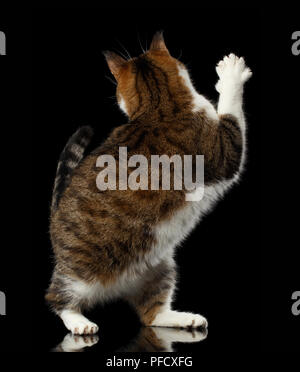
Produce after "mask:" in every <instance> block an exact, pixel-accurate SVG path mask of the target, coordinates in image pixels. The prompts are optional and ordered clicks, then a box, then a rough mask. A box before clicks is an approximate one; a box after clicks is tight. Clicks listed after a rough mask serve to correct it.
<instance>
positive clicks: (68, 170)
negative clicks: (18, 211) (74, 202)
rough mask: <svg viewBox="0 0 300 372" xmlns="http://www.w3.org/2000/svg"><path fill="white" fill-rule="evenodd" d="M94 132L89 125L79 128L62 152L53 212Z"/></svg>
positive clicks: (54, 190)
mask: <svg viewBox="0 0 300 372" xmlns="http://www.w3.org/2000/svg"><path fill="white" fill-rule="evenodd" d="M93 133H94V132H93V129H92V128H91V127H89V126H85V127H81V128H79V129H78V130H77V131H76V132H75V133H74V134H73V135H72V137H71V138H70V139H69V141H68V142H67V144H66V146H65V148H64V149H63V151H62V153H61V154H60V157H59V161H58V166H57V171H56V177H55V182H54V189H53V195H52V204H51V212H52V213H53V212H55V210H56V209H57V207H58V204H59V200H60V198H61V196H62V194H63V192H64V190H65V189H66V187H67V186H68V184H69V183H70V180H71V176H72V173H73V171H74V169H75V168H76V167H77V166H78V164H79V163H80V161H81V159H82V158H83V153H84V151H85V149H86V147H87V146H88V144H89V143H90V141H91V138H92V136H93Z"/></svg>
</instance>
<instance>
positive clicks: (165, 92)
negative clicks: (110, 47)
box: [104, 32, 191, 119]
mask: <svg viewBox="0 0 300 372" xmlns="http://www.w3.org/2000/svg"><path fill="white" fill-rule="evenodd" d="M104 55H105V58H106V60H107V63H108V66H109V68H110V71H111V73H112V74H113V76H114V77H115V79H116V81H117V92H116V97H117V100H118V103H119V106H120V107H121V109H122V110H123V111H124V112H125V113H126V114H127V115H128V116H129V117H130V118H131V119H135V118H137V117H139V116H141V115H143V114H145V113H146V114H151V115H154V114H157V115H158V114H159V115H160V116H166V115H174V114H176V113H178V112H182V111H183V110H187V109H189V108H190V106H191V94H190V89H189V87H188V85H189V84H191V83H190V80H189V76H188V72H187V70H186V68H185V66H184V65H183V63H181V62H180V61H178V60H177V59H175V58H173V57H172V56H171V55H170V53H169V51H168V49H167V47H166V44H165V41H164V38H163V34H162V32H157V33H156V34H155V35H154V37H153V39H152V42H151V45H150V48H149V50H147V51H146V52H144V53H143V54H141V55H139V56H138V57H135V58H130V59H128V60H126V59H124V58H123V57H121V56H119V55H118V54H116V53H114V52H110V51H106V52H104Z"/></svg>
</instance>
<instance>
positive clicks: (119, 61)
mask: <svg viewBox="0 0 300 372" xmlns="http://www.w3.org/2000/svg"><path fill="white" fill-rule="evenodd" d="M103 54H104V57H105V59H106V62H107V64H108V67H109V69H110V72H111V73H112V74H113V75H114V77H115V78H116V79H118V77H119V74H120V71H121V68H122V67H123V66H125V64H126V62H127V61H126V59H124V58H122V57H120V56H119V55H118V54H116V53H115V52H111V51H109V50H106V51H104V52H103Z"/></svg>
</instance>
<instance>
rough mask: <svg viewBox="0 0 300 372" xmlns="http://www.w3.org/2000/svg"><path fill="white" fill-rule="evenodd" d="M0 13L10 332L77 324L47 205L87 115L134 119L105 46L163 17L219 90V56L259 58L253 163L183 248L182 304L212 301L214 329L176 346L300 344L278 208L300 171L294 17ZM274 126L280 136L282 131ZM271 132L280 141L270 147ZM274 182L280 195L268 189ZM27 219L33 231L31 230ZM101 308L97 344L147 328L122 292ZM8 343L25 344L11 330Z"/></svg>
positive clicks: (46, 333)
mask: <svg viewBox="0 0 300 372" xmlns="http://www.w3.org/2000/svg"><path fill="white" fill-rule="evenodd" d="M3 14H6V16H5V17H3V24H4V23H5V22H6V25H7V26H6V27H7V31H6V33H7V38H8V41H9V44H8V48H7V51H8V55H7V56H6V57H4V58H6V61H1V65H0V66H1V69H2V71H3V69H4V71H5V73H4V74H1V75H3V78H4V83H5V84H4V86H5V88H6V89H5V95H4V96H5V97H4V98H3V99H5V101H6V102H7V104H6V105H4V109H5V111H7V112H5V113H6V114H7V119H6V123H7V127H8V129H10V131H9V137H8V136H6V137H4V141H5V142H7V144H8V150H7V151H6V152H5V155H4V156H5V159H7V161H6V162H5V163H6V164H9V167H8V169H9V170H8V173H7V174H9V177H8V181H7V178H6V181H7V182H5V184H7V185H8V189H9V191H10V192H11V191H12V192H13V198H12V199H9V197H8V196H7V197H6V194H4V195H5V197H4V198H3V199H7V200H3V201H7V202H8V211H9V212H8V215H9V218H7V220H8V221H9V222H10V223H9V224H8V225H9V227H12V229H11V230H12V231H10V230H8V229H7V231H5V232H4V233H6V234H7V236H8V239H7V242H8V244H7V243H6V244H5V248H4V249H3V248H2V250H1V288H0V289H1V290H4V291H5V292H6V294H7V299H8V305H7V316H6V317H1V318H0V321H1V323H0V327H1V331H2V330H3V329H4V327H5V330H6V331H7V336H6V337H7V338H6V340H10V337H11V336H12V335H13V334H15V333H17V332H20V328H21V329H22V330H23V331H22V332H23V333H26V341H27V342H25V343H22V350H30V351H48V350H50V349H51V348H52V347H53V346H55V345H56V344H57V343H59V342H60V341H61V340H62V339H63V337H64V335H65V334H66V330H65V329H64V326H63V324H62V322H61V321H60V319H58V318H56V317H55V316H54V315H52V314H51V313H50V312H49V310H48V309H47V307H46V305H45V303H44V299H43V296H44V293H45V290H46V288H47V285H48V282H49V279H50V276H51V270H52V262H51V246H50V240H49V236H48V218H49V204H50V200H51V191H52V186H53V180H54V175H55V171H56V166H57V160H58V157H59V154H60V152H61V150H62V148H63V146H64V144H65V143H66V141H67V139H68V138H69V136H70V135H71V134H72V133H73V132H74V131H75V130H76V128H77V127H78V126H81V125H85V124H88V125H91V126H93V128H94V129H95V131H96V136H95V139H94V143H93V145H94V146H96V145H97V143H99V142H100V141H101V140H103V139H104V138H105V137H106V136H107V135H108V134H109V132H110V131H111V130H112V128H114V127H115V126H117V125H120V124H122V123H125V122H126V118H125V116H124V115H123V114H122V113H121V112H120V110H119V109H118V106H117V105H116V103H115V99H114V98H113V96H114V94H115V87H114V85H113V84H112V83H111V82H110V81H109V80H108V79H107V78H106V76H110V73H109V70H108V68H107V66H106V64H105V61H104V58H103V56H102V54H101V51H102V50H106V49H111V50H119V51H121V52H122V53H124V49H123V48H122V46H121V44H122V45H124V46H125V47H126V49H128V51H129V52H130V54H131V55H133V56H135V55H138V54H140V53H141V46H140V42H141V43H142V45H143V47H144V48H145V47H146V43H147V45H148V46H149V43H150V41H151V37H152V35H153V33H154V32H155V31H157V30H161V29H163V30H164V34H165V40H166V44H167V46H168V48H169V50H170V52H171V54H172V55H173V56H174V57H177V56H180V59H181V61H182V62H184V63H185V64H187V66H188V68H189V69H190V71H191V74H192V77H193V80H194V82H195V86H196V88H197V89H198V90H199V92H200V93H202V94H204V95H206V96H207V97H209V98H210V99H212V100H213V101H217V98H218V96H217V93H216V91H215V89H214V85H215V83H216V80H217V75H216V72H215V64H216V63H217V62H218V61H219V60H220V59H221V58H222V57H223V56H224V55H225V54H228V53H230V52H233V53H235V54H237V55H242V56H244V57H245V59H246V62H247V64H248V65H249V67H250V68H251V69H252V71H253V72H254V74H253V77H252V79H251V80H250V81H249V82H248V83H247V85H246V89H245V112H246V116H247V121H248V126H249V137H248V138H249V156H248V163H247V166H246V172H245V173H244V175H243V177H242V181H241V183H240V185H238V186H235V187H234V188H233V189H232V190H231V191H230V192H229V193H228V194H227V195H226V197H225V198H224V200H223V201H221V202H220V203H219V204H218V205H217V207H216V208H215V210H214V211H213V212H212V213H211V214H210V215H209V216H207V217H206V218H205V219H204V220H203V221H202V223H201V224H200V225H199V226H198V227H197V229H196V230H195V231H194V232H193V233H192V235H191V236H190V237H189V239H188V240H187V241H186V242H185V243H184V245H183V246H182V247H181V248H180V249H178V253H177V262H178V265H179V270H180V281H179V283H178V292H177V297H176V300H175V307H176V309H178V310H185V311H193V312H198V313H200V314H203V315H205V316H206V317H207V318H208V321H209V334H208V337H207V339H206V340H205V341H203V342H200V343H196V344H186V345H184V344H177V345H176V346H175V349H176V350H178V351H182V352H183V351H188V352H194V354H193V355H194V356H195V358H196V357H197V355H198V356H199V355H200V356H201V354H202V353H204V352H207V351H212V350H217V351H229V350H235V351H237V350H241V351H242V350H243V351H244V350H248V349H249V347H250V348H251V349H259V348H260V340H261V341H262V343H261V346H262V350H264V351H266V350H269V351H275V350H277V349H279V350H283V351H290V350H292V349H293V348H294V349H295V350H296V347H297V340H296V336H297V332H299V317H298V318H296V317H294V316H292V314H291V310H290V308H291V304H292V302H291V294H292V292H293V291H295V290H297V289H298V290H299V280H298V282H297V281H296V280H297V279H296V278H297V268H298V266H297V264H296V245H297V244H296V243H293V244H291V242H290V241H289V239H287V236H286V235H284V234H282V233H281V231H280V229H282V228H283V222H284V220H286V219H288V216H289V214H288V212H287V211H286V212H285V215H283V214H281V212H280V211H279V208H280V207H282V206H283V207H284V206H285V205H286V204H287V202H285V200H286V199H287V197H288V195H286V194H287V193H288V192H289V190H291V191H292V190H293V188H292V189H290V188H289V186H288V183H289V182H291V180H290V179H288V181H287V180H286V177H284V176H283V174H284V175H285V174H286V172H285V171H284V172H283V174H282V173H281V170H282V169H284V170H285V169H286V168H287V165H286V161H284V160H283V157H282V152H283V151H284V150H283V137H284V133H286V131H287V130H288V131H289V132H290V131H291V130H290V129H287V130H285V131H283V130H282V125H284V126H289V125H293V126H295V123H294V124H290V123H291V118H292V117H296V116H293V112H292V109H291V107H295V103H296V97H295V96H294V95H293V94H292V93H291V89H292V87H291V84H290V83H289V81H292V82H293V84H295V88H296V89H297V86H296V81H295V75H293V73H292V68H293V67H294V68H296V69H297V62H296V59H297V57H295V56H292V55H291V51H290V47H291V40H290V35H291V33H292V31H294V30H296V29H297V25H296V24H292V22H291V23H290V24H289V26H286V27H285V26H284V25H283V23H282V22H281V29H280V30H279V28H278V24H277V23H276V22H274V23H273V25H274V28H272V25H271V19H272V20H273V21H274V19H273V18H272V16H271V15H270V14H269V13H268V12H265V11H264V10H263V9H245V8H243V9H241V8H203V7H199V8H176V7H168V8H148V9H145V8H131V9H130V8H120V7H119V8H110V9H104V8H90V9H88V8H65V9H63V8H56V9H54V8H47V9H46V8H44V9H35V10H34V11H33V12H30V11H28V10H27V11H26V13H25V11H24V14H26V21H24V18H23V17H22V15H21V14H20V13H18V15H17V16H16V14H15V13H14V12H7V13H2V16H3ZM289 19H292V18H291V17H290V18H289ZM1 22H2V20H1ZM268 22H269V23H268ZM286 22H287V23H288V19H286ZM275 23H276V25H275ZM268 24H270V26H267V25H268ZM275 26H276V27H275ZM1 27H2V26H1ZM1 27H0V29H2V30H4V26H3V27H2V28H1ZM298 28H299V27H298ZM16 29H17V30H18V32H16ZM273 31H274V32H273ZM277 34H278V35H279V36H278V37H277ZM139 40H140V41H139ZM10 45H11V46H10ZM299 58H300V57H298V64H299ZM1 59H3V57H1ZM287 66H288V68H287ZM298 76H299V68H298ZM289 78H290V79H289ZM283 87H284V89H283ZM31 89H32V90H31ZM272 93H274V99H273V95H272ZM271 97H272V98H271ZM293 98H294V99H295V103H294V104H293V102H292V101H291V100H292V99H293ZM19 101H20V103H19ZM12 102H13V103H14V104H12ZM17 102H18V103H17ZM288 104H289V106H288ZM31 107H32V112H31V110H30V108H31ZM285 107H288V109H286V108H285ZM287 110H288V112H287ZM281 113H282V115H281ZM274 114H275V115H274ZM276 114H277V115H276ZM272 115H273V116H274V118H273V116H272ZM288 115H291V118H289V117H288ZM282 120H284V121H282ZM287 121H288V123H287ZM294 121H295V119H294ZM31 123H32V126H31V129H30V124H31ZM289 128H290V127H289ZM262 132H263V133H262ZM275 134H279V135H280V136H279V137H281V140H279V141H278V140H275ZM6 138H10V140H6ZM284 142H285V144H286V141H284ZM271 143H273V144H275V149H274V152H273V150H272V152H271V151H269V150H268V149H269V145H270V144H271ZM5 144H6V143H5ZM261 144H262V145H261ZM30 148H31V150H32V153H31V159H30V156H29V154H28V153H29V151H30ZM261 149H262V151H263V153H264V155H266V158H264V160H263V159H262V157H261ZM290 150H291V149H290ZM284 159H286V157H284ZM29 160H31V164H32V169H31V170H30V169H29V168H30V166H29V164H28V163H29ZM272 167H275V169H274V171H273V168H272ZM271 169H272V170H271ZM10 175H14V176H16V175H17V180H18V182H17V183H14V184H13V185H11V183H12V181H10V180H11V179H12V178H11V177H10ZM269 175H270V178H268V176H269ZM262 178H263V179H264V181H265V187H264V188H262ZM274 189H275V190H274ZM276 190H277V192H276ZM274 191H275V194H276V195H277V196H274V198H273V196H272V197H270V196H271V193H272V192H274ZM20 196H21V197H20ZM30 196H31V197H30ZM269 199H270V204H269V203H268V202H267V200H269ZM278 199H279V200H280V201H279V200H278ZM11 200H12V201H11ZM263 211H265V212H271V214H272V215H273V217H275V221H276V222H277V225H276V224H275V223H273V222H271V219H270V217H269V216H267V215H265V216H263V217H262V215H261V213H262V212H263ZM31 213H32V215H31ZM275 215H276V216H275ZM30 220H32V226H31V228H30V227H29V226H28V228H27V225H28V224H29V222H30ZM268 226H270V227H271V229H269V228H268ZM279 227H280V229H279ZM290 227H291V228H292V224H291V226H290ZM23 230H24V231H23ZM30 230H32V232H33V234H32V242H31V243H29V242H28V240H27V239H26V237H27V236H28V233H29V231H30ZM8 231H9V232H8ZM279 234H281V235H284V237H282V239H281V236H279ZM273 238H275V239H273ZM274 241H275V242H276V243H277V244H276V243H274ZM297 285H298V287H297ZM90 318H91V319H93V320H94V321H95V322H97V323H98V324H99V325H100V341H99V343H98V344H97V345H96V346H94V347H93V348H92V349H91V350H90V351H97V352H101V351H115V350H117V349H118V348H120V347H126V344H128V343H129V342H130V340H131V339H132V338H134V336H135V335H136V334H137V333H138V329H139V323H138V320H137V318H136V316H135V314H133V313H132V312H131V311H130V310H129V309H128V308H127V306H126V304H124V303H122V302H116V303H113V304H111V305H108V306H106V307H105V308H97V309H95V310H94V311H93V312H92V313H91V314H90ZM297 327H298V329H297ZM37 335H38V336H37ZM2 341H3V339H2ZM4 348H6V349H7V350H12V349H13V348H15V345H14V344H13V343H11V342H4ZM17 349H18V347H17ZM22 350H20V351H22Z"/></svg>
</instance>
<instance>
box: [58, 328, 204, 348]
mask: <svg viewBox="0 0 300 372" xmlns="http://www.w3.org/2000/svg"><path fill="white" fill-rule="evenodd" d="M207 333H208V332H207V330H203V331H202V330H201V331H200V330H199V331H198V330H197V331H196V330H193V331H187V330H183V329H175V328H162V327H141V329H140V331H139V333H138V335H137V336H136V337H135V338H133V339H132V340H131V341H130V342H129V343H128V344H127V345H126V346H123V347H120V348H119V349H117V350H114V351H115V352H172V351H174V352H175V351H177V349H176V348H174V347H173V344H175V343H184V344H190V343H198V342H201V341H203V340H205V339H206V337H207ZM101 343H102V341H101V337H99V336H98V335H86V336H75V335H72V334H71V333H68V334H67V335H66V336H65V337H64V339H63V340H62V341H61V342H60V343H59V344H58V345H57V346H56V347H55V348H53V349H52V350H51V351H52V352H84V351H93V350H92V349H94V350H95V351H96V349H98V347H100V348H101ZM96 345H97V346H98V347H96Z"/></svg>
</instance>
